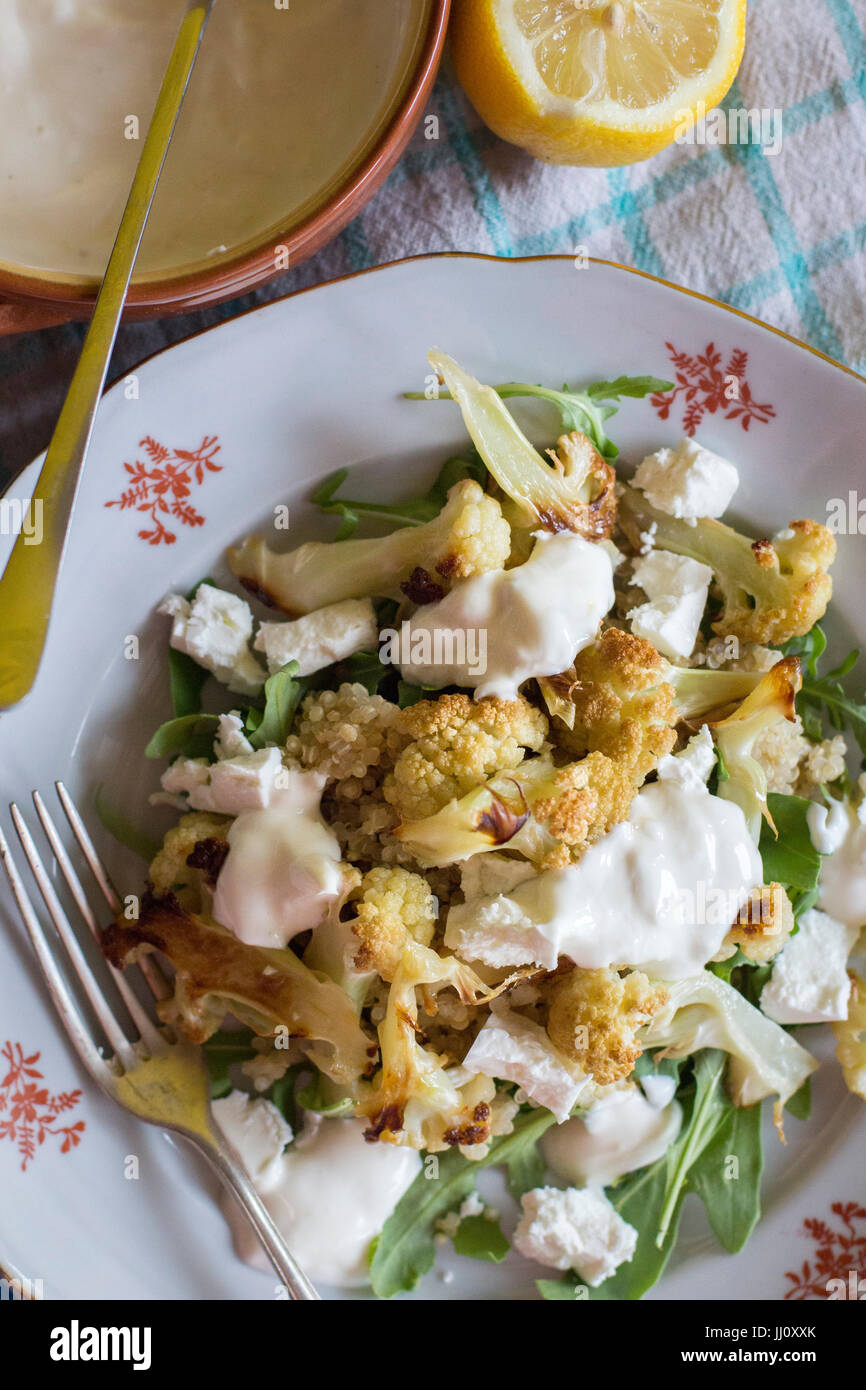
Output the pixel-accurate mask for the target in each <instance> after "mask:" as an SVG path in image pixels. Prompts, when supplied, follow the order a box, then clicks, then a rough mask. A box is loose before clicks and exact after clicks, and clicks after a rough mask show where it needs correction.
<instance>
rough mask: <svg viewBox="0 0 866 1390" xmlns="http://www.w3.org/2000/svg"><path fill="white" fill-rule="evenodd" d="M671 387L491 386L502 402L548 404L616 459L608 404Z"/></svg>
mask: <svg viewBox="0 0 866 1390" xmlns="http://www.w3.org/2000/svg"><path fill="white" fill-rule="evenodd" d="M673 386H674V384H673V382H672V381H662V380H661V378H659V377H654V376H620V377H617V378H616V380H615V381H596V382H594V383H593V385H591V386H588V387H587V388H586V390H585V391H574V390H572V389H571V387H569V385H568V383H567V382H566V384H565V385H564V386H563V388H562V390H561V391H557V390H556V389H555V388H554V387H552V386H533V385H531V384H530V383H529V382H525V381H506V382H503V383H502V384H501V385H500V386H494V387H493V390H494V391H495V392H496V393H497V395H499V396H501V397H502V399H503V400H504V401H506V400H508V399H509V398H510V397H512V396H535V397H536V398H538V399H540V400H545V401H550V403H551V404H552V405H555V406H556V408H557V409H558V411H559V414H560V419H561V421H562V427H563V429H565V430H567V431H570V430H580V432H581V433H582V434H585V435H588V437H589V438H590V439H591V440H592V442H593V444H594V445H595V447H596V448H597V449H598V452H599V453H600V454H601V456H602V458H606V459H615V458H616V457H617V455H618V454H619V449H618V448H617V447H616V445H615V444H614V442H613V440H611V439H609V438H608V436H607V433H606V431H605V428H604V426H605V421H606V420H609V419H610V417H611V416H612V415H615V414H616V412H617V407H616V405H613V404H609V402H613V401H619V400H621V399H622V397H623V396H631V397H632V398H633V399H640V398H641V397H643V396H649V395H651V394H652V393H653V392H654V391H659V392H666V391H672V390H673ZM405 394H406V398H407V400H412V401H417V400H426V399H428V398H427V397H426V395H425V393H424V392H423V391H407V392H406V393H405ZM436 399H437V400H450V399H451V393H450V391H444V390H442V391H440V392H439V394H438V396H437V397H436Z"/></svg>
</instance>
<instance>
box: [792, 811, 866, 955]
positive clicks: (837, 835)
mask: <svg viewBox="0 0 866 1390" xmlns="http://www.w3.org/2000/svg"><path fill="white" fill-rule="evenodd" d="M825 809H826V808H825V807H822V806H821V805H820V804H819V803H817V802H816V803H815V805H814V806H810V808H809V810H808V812H807V821H808V825H809V831H810V834H811V836H812V843H813V844H814V846H815V848H816V849H817V850H818V851H819V852H820V853H821V854H825V855H827V856H828V857H827V858H826V859H824V860H823V862H822V864H821V873H820V878H819V884H818V889H819V891H818V906H819V907H820V908H821V910H822V911H823V912H826V913H827V915H828V916H829V917H833V918H834V919H835V920H836V921H837V922H843V923H844V924H845V926H848V927H862V926H863V925H864V924H866V802H862V803H861V805H860V807H859V808H858V809H857V810H855V809H854V807H853V806H852V805H851V804H850V802H834V803H833V805H832V806H831V807H830V808H829V811H828V813H827V815H826V817H825V816H822V815H821V812H822V811H825ZM824 846H827V848H824Z"/></svg>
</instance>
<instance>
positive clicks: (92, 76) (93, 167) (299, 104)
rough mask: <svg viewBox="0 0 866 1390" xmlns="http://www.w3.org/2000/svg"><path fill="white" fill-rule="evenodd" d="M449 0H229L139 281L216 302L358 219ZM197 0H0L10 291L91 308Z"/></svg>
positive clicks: (407, 125)
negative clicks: (175, 50) (189, 0)
mask: <svg viewBox="0 0 866 1390" xmlns="http://www.w3.org/2000/svg"><path fill="white" fill-rule="evenodd" d="M448 8H449V0H217V4H216V6H215V8H214V11H213V14H212V16H211V19H210V22H209V24H208V28H207V32H206V34H205V39H204V42H203V44H202V48H201V51H200V54H199V58H198V62H197V64H196V68H195V71H194V73H193V79H192V82H191V85H190V90H189V92H188V95H187V99H186V102H185V104H184V108H183V111H182V113H181V117H180V121H179V123H178V129H177V131H176V133H175V137H174V140H173V142H172V146H171V149H170V151H169V155H168V159H167V161H166V165H165V169H164V172H163V175H162V179H161V182H160V186H159V189H158V192H157V198H156V202H155V204H154V208H153V211H152V214H151V218H150V222H149V224H148V227H147V230H146V233H145V236H144V240H143V243H142V247H141V252H140V255H139V259H138V264H137V267H136V273H135V277H134V280H133V285H132V289H131V292H130V297H129V304H130V310H131V312H132V313H136V314H138V315H142V316H152V315H156V314H160V313H163V312H172V311H179V310H182V309H187V308H191V307H194V306H200V305H204V304H208V303H214V302H217V301H218V300H220V299H225V298H228V297H230V296H231V295H234V294H238V293H241V292H242V291H244V290H246V289H249V288H250V287H252V286H254V285H256V284H259V283H261V282H263V281H264V280H266V279H268V278H269V277H271V276H273V275H275V274H279V273H281V272H283V271H285V270H287V269H289V268H290V267H292V266H294V265H296V264H297V263H298V262H299V261H300V260H302V259H304V258H305V257H306V256H308V255H310V254H312V252H313V251H315V250H318V249H319V248H320V247H321V246H322V245H324V244H325V242H327V241H328V240H329V239H330V238H331V237H333V236H334V235H336V233H337V232H338V231H339V230H340V229H341V228H342V227H343V226H344V225H345V224H346V223H347V222H348V221H349V219H350V218H351V217H353V216H354V215H355V214H356V213H357V212H358V211H359V210H360V208H361V207H362V206H363V204H364V203H365V202H366V201H367V199H368V198H369V197H370V196H371V195H372V193H373V192H374V190H375V189H376V187H378V185H379V184H380V183H381V182H382V180H383V179H384V177H385V175H386V174H387V173H388V171H389V170H390V168H391V167H392V166H393V164H394V163H395V162H396V160H397V158H398V157H399V155H400V153H401V152H402V150H403V148H404V147H405V144H406V142H407V141H408V139H409V136H410V135H411V133H412V130H413V128H414V126H415V123H416V122H417V120H418V119H419V118H420V116H421V115H422V113H423V110H424V105H425V103H426V100H427V96H428V94H429V91H430V88H431V86H432V83H433V80H434V77H435V74H436V70H437V67H438V63H439V59H440V57H441V51H442V45H443V42H444V36H445V28H446V23H447V15H448ZM184 10H185V4H184V0H146V3H141V4H130V3H129V0H38V3H34V2H33V0H0V299H3V298H8V299H11V300H13V301H17V302H18V303H22V302H23V303H25V304H30V305H32V306H34V307H37V306H41V308H42V310H43V311H45V310H49V311H50V310H52V309H53V310H56V311H57V316H58V317H61V316H64V315H65V316H68V317H74V316H76V313H77V312H78V313H81V312H85V313H86V306H89V305H90V304H91V303H92V301H93V298H94V295H95V290H96V288H97V287H98V284H99V281H100V279H101V277H102V274H103V272H104V270H105V265H106V263H107V260H108V255H109V252H110V249H111V245H112V242H113V239H114V235H115V233H116V230H117V226H118V223H119V221H120V218H121V215H122V212H123V207H124V204H125V201H126V195H127V193H128V190H129V185H130V183H131V180H132V177H133V174H134V171H135V166H136V164H137V162H138V158H139V155H140V153H141V148H142V141H143V139H144V136H145V134H146V132H147V127H148V122H149V120H150V115H151V112H152V109H153V105H154V102H155V100H156V95H157V92H158V90H159V85H160V82H161V79H162V75H163V73H164V70H165V67H166V64H167V61H168V57H169V54H170V52H171V47H172V43H173V41H174V37H175V34H176V32H177V29H178V26H179V24H180V21H181V18H182V16H183V13H184Z"/></svg>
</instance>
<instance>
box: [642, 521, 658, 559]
mask: <svg viewBox="0 0 866 1390" xmlns="http://www.w3.org/2000/svg"><path fill="white" fill-rule="evenodd" d="M658 529H659V524H658V522H657V521H651V522H650V524H649V526H648V527H647V529H646V530H645V531H641V533H640V538H639V539H640V550H639V551H638V554H639V555H649V553H650V551H651V550H652V548H653V546H654V545H655V543H656V534H657V532H658Z"/></svg>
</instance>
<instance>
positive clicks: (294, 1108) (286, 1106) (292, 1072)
mask: <svg viewBox="0 0 866 1390" xmlns="http://www.w3.org/2000/svg"><path fill="white" fill-rule="evenodd" d="M256 1055H258V1054H256ZM302 1065H303V1064H302V1063H298V1064H297V1065H296V1066H293V1067H289V1068H288V1069H287V1070H286V1071H285V1072H283V1075H282V1076H278V1077H277V1079H276V1081H273V1082H272V1083H271V1085H270V1086H269V1087H268V1089H267V1090H266V1091H260V1092H259V1095H261V1096H263V1097H264V1099H265V1100H269V1101H270V1102H271V1105H275V1106H276V1107H277V1109H278V1110H279V1112H280V1114H281V1115H282V1117H283V1119H284V1120H285V1121H286V1124H288V1125H291V1127H292V1131H293V1133H294V1132H296V1131H297V1128H298V1122H299V1118H300V1105H302V1104H303V1101H301V1098H300V1096H296V1095H295V1086H296V1084H297V1080H298V1072H299V1070H300V1069H301V1066H302Z"/></svg>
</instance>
